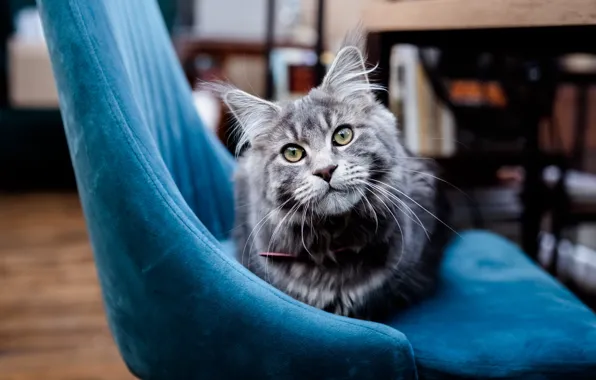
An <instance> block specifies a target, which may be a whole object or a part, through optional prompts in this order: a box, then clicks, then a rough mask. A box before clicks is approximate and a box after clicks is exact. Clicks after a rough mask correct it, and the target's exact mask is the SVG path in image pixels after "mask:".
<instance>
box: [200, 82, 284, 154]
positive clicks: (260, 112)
mask: <svg viewBox="0 0 596 380" xmlns="http://www.w3.org/2000/svg"><path fill="white" fill-rule="evenodd" d="M206 87H208V88H210V89H211V90H213V91H215V92H216V93H218V94H219V96H220V97H221V99H222V100H223V101H224V103H225V104H226V105H227V106H228V108H229V109H230V111H231V112H232V114H233V115H234V117H235V118H236V121H237V123H238V127H239V128H238V130H237V132H238V134H239V138H240V141H239V142H238V145H239V146H242V145H244V144H245V143H247V142H252V141H253V140H254V138H255V137H256V136H258V135H259V134H262V133H265V132H266V129H267V127H268V126H270V125H271V122H272V121H273V120H274V119H275V118H276V117H277V116H279V114H280V112H281V108H280V107H279V106H278V105H277V104H275V103H272V102H268V101H266V100H264V99H261V98H259V97H256V96H254V95H251V94H249V93H247V92H244V91H242V90H240V89H238V88H235V87H233V86H230V85H227V84H222V83H210V84H207V85H206Z"/></svg>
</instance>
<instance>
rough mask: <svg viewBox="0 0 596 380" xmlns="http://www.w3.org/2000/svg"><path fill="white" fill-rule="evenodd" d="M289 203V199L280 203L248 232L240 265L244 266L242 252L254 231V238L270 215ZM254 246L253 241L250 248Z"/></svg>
mask: <svg viewBox="0 0 596 380" xmlns="http://www.w3.org/2000/svg"><path fill="white" fill-rule="evenodd" d="M289 201H290V199H288V200H287V201H285V202H284V203H282V204H281V205H280V206H278V207H276V208H274V209H273V210H271V211H270V212H269V213H268V214H267V215H265V216H264V217H263V218H262V219H261V220H260V221H259V222H258V223H257V224H256V225H255V226H254V228H253V229H252V231H250V234H249V235H248V238H247V239H246V243H245V244H244V248H243V249H242V254H241V255H240V263H241V264H242V265H244V252H245V251H246V247H247V245H248V243H249V242H250V241H251V240H250V238H251V237H252V236H253V234H254V233H255V230H257V228H258V231H257V232H256V234H255V236H256V235H258V234H259V232H260V231H261V229H262V228H263V226H264V225H265V223H266V221H267V220H268V219H269V218H270V217H271V215H273V213H275V212H279V211H281V209H282V208H283V207H284V206H285V205H286V204H287V203H288V202H289ZM253 245H254V241H253V242H252V243H251V248H252V246H253Z"/></svg>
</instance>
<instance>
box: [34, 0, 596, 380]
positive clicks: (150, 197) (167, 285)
mask: <svg viewBox="0 0 596 380" xmlns="http://www.w3.org/2000/svg"><path fill="white" fill-rule="evenodd" d="M39 4H40V6H41V8H40V9H41V12H42V16H43V24H44V29H45V33H46V37H47V40H48V43H49V47H50V54H51V59H52V64H53V68H54V73H55V77H56V81H57V85H58V89H59V95H60V102H61V110H62V115H63V119H64V121H65V129H66V134H67V137H68V143H69V149H70V154H71V157H72V161H73V164H74V168H75V173H76V178H77V184H78V189H79V193H80V197H81V202H82V205H83V208H84V212H85V216H86V220H87V224H88V229H89V234H90V238H91V242H92V245H93V250H94V254H95V260H96V263H97V268H98V273H99V278H100V282H101V287H102V290H103V297H104V302H105V307H106V313H107V317H108V320H109V323H110V326H111V330H112V332H113V335H114V337H115V339H116V342H117V344H118V347H119V348H120V352H121V353H122V356H123V358H124V361H125V362H126V364H127V365H128V367H129V368H130V370H131V372H132V373H133V374H135V375H136V376H138V377H139V378H143V379H169V380H170V379H259V380H261V379H276V380H277V379H281V380H285V379H371V380H372V379H416V378H418V377H419V378H425V379H439V378H446V379H454V378H465V379H480V378H491V379H494V378H504V379H505V378H506V379H513V378H519V379H558V378H561V379H572V378H573V379H578V378H586V379H593V378H594V374H595V373H596V317H595V316H594V315H593V314H592V312H590V311H589V310H587V309H586V308H585V307H584V306H583V305H582V304H581V303H580V302H579V301H578V300H577V299H576V298H575V297H574V296H572V295H571V294H570V293H569V292H568V291H566V290H565V289H564V288H562V287H561V286H560V285H559V284H558V283H557V282H556V281H555V280H553V279H552V278H551V277H549V276H548V275H547V274H545V273H544V272H543V271H541V270H540V269H538V268H537V267H536V266H535V265H534V264H533V263H531V262H530V261H529V260H528V259H526V257H525V256H524V255H523V254H522V252H520V251H519V249H518V248H517V247H516V246H514V245H513V244H511V243H509V242H507V241H506V240H504V239H502V238H499V237H497V236H495V235H492V234H489V233H486V232H469V233H466V234H463V235H462V236H461V237H458V238H457V239H455V240H454V241H453V242H452V243H451V245H450V246H449V248H448V252H447V253H446V256H447V259H446V262H445V264H444V266H443V269H442V275H441V276H442V277H441V285H440V291H439V292H438V293H437V294H436V295H435V297H433V298H432V299H429V300H427V301H425V302H423V303H421V304H419V305H415V306H414V307H412V308H410V309H409V310H407V311H405V312H403V313H401V314H399V315H396V316H395V317H394V318H392V319H390V320H388V321H385V323H383V324H381V323H371V322H363V321H359V320H352V319H348V318H342V317H338V316H335V315H331V314H328V313H325V312H323V311H320V310H316V309H313V308H311V307H309V306H306V305H304V304H301V303H299V302H297V301H295V300H293V299H291V298H290V297H287V296H286V295H284V294H282V293H281V292H279V291H277V290H276V289H274V288H272V287H271V286H269V285H268V284H266V283H264V282H263V281H261V280H259V279H258V278H257V277H255V276H254V275H252V274H251V273H250V272H248V271H247V270H245V269H244V268H243V267H242V266H241V265H239V264H238V263H237V262H236V261H235V260H234V259H233V258H232V257H231V252H232V251H233V249H232V247H231V245H230V243H229V242H228V239H229V235H230V231H231V229H232V222H233V214H234V210H233V190H232V173H233V170H234V160H233V158H232V157H231V156H230V155H229V154H228V152H227V151H226V149H224V147H223V146H222V145H221V144H220V143H219V142H218V141H217V139H216V138H215V137H214V136H213V135H212V134H211V133H210V132H209V131H207V130H206V129H205V128H204V127H203V125H202V123H201V120H200V118H199V116H198V115H197V113H196V111H195V109H194V107H193V103H192V99H191V91H190V88H189V86H188V84H187V83H186V80H185V78H184V75H183V74H182V71H181V69H180V67H179V63H178V61H177V59H176V56H175V54H174V51H173V49H172V46H171V44H170V40H169V38H168V34H167V32H166V27H165V25H164V23H163V21H162V18H161V17H160V13H159V10H158V7H157V5H156V3H155V2H154V1H152V0H126V1H124V0H93V1H90V0H64V1H57V0H40V1H39Z"/></svg>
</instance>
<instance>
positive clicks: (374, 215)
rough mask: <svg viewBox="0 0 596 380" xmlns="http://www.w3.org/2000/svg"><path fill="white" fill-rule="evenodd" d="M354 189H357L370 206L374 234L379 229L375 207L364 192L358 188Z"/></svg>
mask: <svg viewBox="0 0 596 380" xmlns="http://www.w3.org/2000/svg"><path fill="white" fill-rule="evenodd" d="M356 191H358V193H359V194H360V195H361V196H362V199H364V201H365V202H366V203H367V204H368V207H369V208H370V211H371V213H372V215H373V217H374V218H375V234H376V233H377V232H378V231H379V218H378V217H377V212H376V211H375V208H374V207H373V206H372V204H371V203H370V201H369V200H368V197H367V196H366V194H364V192H363V191H362V190H360V189H358V188H357V189H356Z"/></svg>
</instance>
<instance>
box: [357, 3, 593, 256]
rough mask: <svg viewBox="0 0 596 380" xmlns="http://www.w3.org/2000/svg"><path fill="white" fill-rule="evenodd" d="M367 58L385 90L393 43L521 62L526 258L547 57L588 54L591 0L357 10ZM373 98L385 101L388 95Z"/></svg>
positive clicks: (536, 189) (550, 70)
mask: <svg viewBox="0 0 596 380" xmlns="http://www.w3.org/2000/svg"><path fill="white" fill-rule="evenodd" d="M363 20H364V26H365V28H366V29H367V30H368V31H369V33H370V36H369V43H368V48H369V56H370V57H371V59H372V60H373V61H376V62H378V64H379V69H378V80H379V81H380V83H381V84H382V85H385V86H388V84H389V75H390V73H389V67H390V65H389V63H390V56H391V47H392V46H393V45H396V44H399V43H408V44H414V45H419V46H434V47H437V48H439V49H441V50H443V51H451V52H464V51H474V52H487V51H490V52H497V53H500V54H510V53H511V54H515V55H517V56H522V57H524V58H525V59H526V62H527V68H526V70H525V73H524V75H522V77H521V78H518V79H519V80H520V81H521V82H520V83H521V85H522V86H523V87H524V89H525V90H524V91H525V92H524V94H525V95H523V94H522V95H520V99H519V100H520V102H519V103H518V105H517V107H518V109H519V110H520V112H523V126H524V128H523V131H520V133H521V134H522V135H523V137H524V138H525V149H524V153H523V156H522V157H521V163H522V164H523V165H524V167H525V172H526V180H525V182H524V190H523V195H522V199H523V201H524V211H523V215H522V244H523V248H524V250H525V251H526V252H527V253H528V254H530V255H531V256H534V255H535V254H536V252H537V249H538V242H537V237H538V232H539V228H540V220H541V216H542V213H543V211H544V209H545V203H546V201H547V200H546V199H545V198H546V190H545V188H544V184H543V182H542V169H543V165H544V164H545V163H544V160H543V154H542V152H541V150H540V147H539V139H538V132H539V124H540V122H541V121H542V120H543V119H544V118H545V117H546V116H548V114H549V113H550V111H551V108H552V98H549V96H547V95H548V94H549V93H550V92H552V91H553V87H554V85H555V83H556V75H557V73H556V68H555V67H553V65H552V61H553V58H555V57H558V56H559V55H562V54H566V53H575V52H587V53H596V46H595V45H594V43H593V41H594V37H596V1H593V0H493V1H476V0H419V1H403V2H382V1H377V2H371V3H370V4H369V5H368V6H367V7H366V8H365V10H364V14H363ZM379 97H380V99H381V100H382V101H383V102H385V103H387V102H388V94H387V93H386V92H385V93H381V94H380V95H379Z"/></svg>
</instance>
